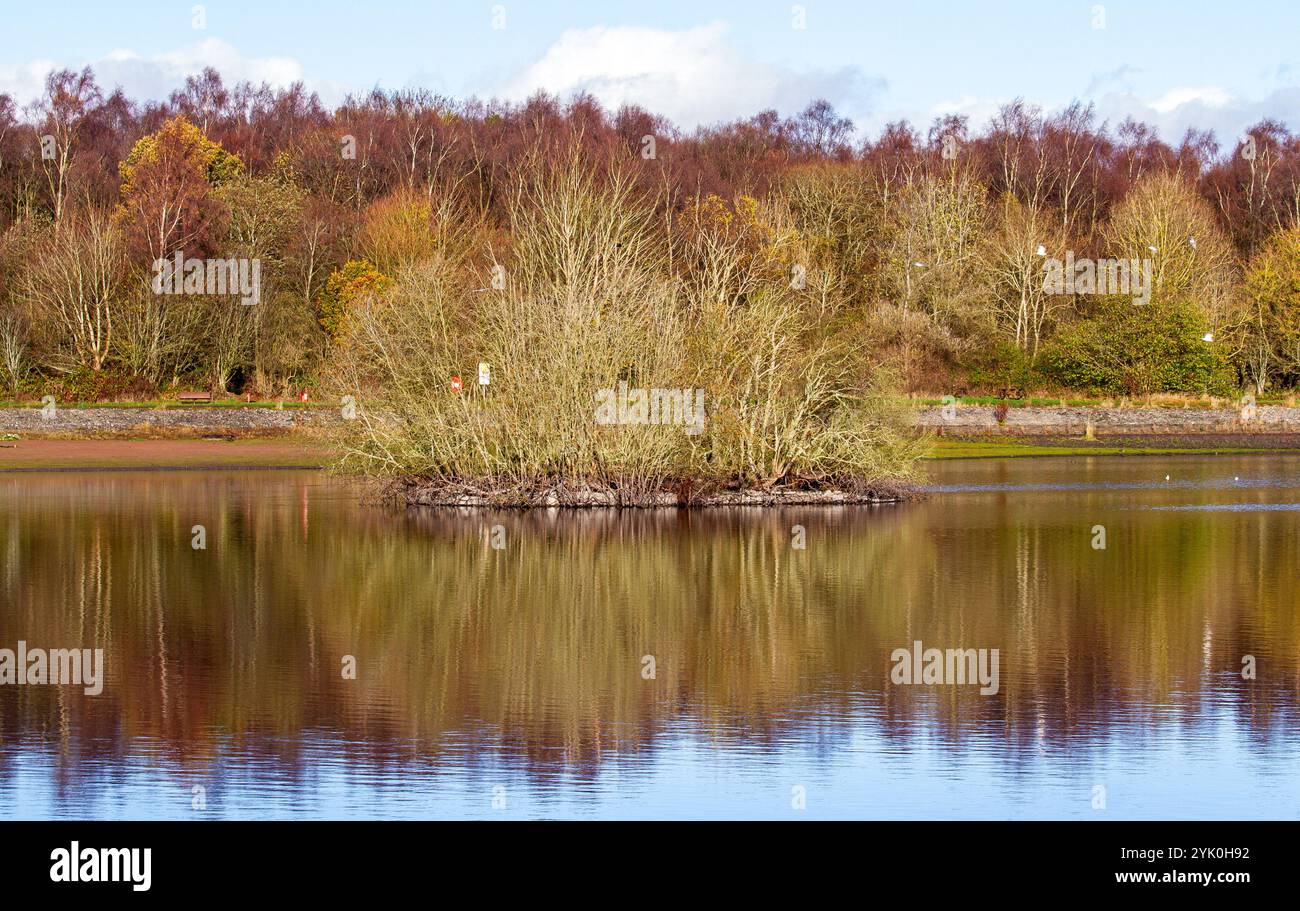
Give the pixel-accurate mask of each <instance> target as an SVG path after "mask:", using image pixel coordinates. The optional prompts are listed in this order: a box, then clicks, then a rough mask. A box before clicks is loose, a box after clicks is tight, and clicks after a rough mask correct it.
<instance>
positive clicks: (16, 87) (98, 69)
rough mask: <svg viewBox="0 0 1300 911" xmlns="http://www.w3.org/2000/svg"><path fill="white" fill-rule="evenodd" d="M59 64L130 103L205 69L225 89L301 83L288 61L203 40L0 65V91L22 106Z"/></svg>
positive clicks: (162, 94) (161, 93)
mask: <svg viewBox="0 0 1300 911" xmlns="http://www.w3.org/2000/svg"><path fill="white" fill-rule="evenodd" d="M65 66H66V67H68V68H70V69H81V68H82V67H83V66H90V68H91V69H92V70H94V72H95V81H96V82H97V83H99V86H100V88H101V89H103V90H104V92H105V94H107V93H108V92H111V91H112V90H113V89H115V88H118V87H121V88H122V90H123V91H124V92H126V94H127V96H128V97H130V98H131V99H133V100H141V99H152V100H161V99H165V98H166V97H167V96H168V95H169V94H171V92H172V91H174V90H175V89H178V88H180V87H181V86H182V85H183V84H184V82H185V78H186V77H187V76H193V75H196V74H198V73H200V72H202V71H203V69H204V67H209V66H210V67H214V68H215V69H216V70H217V71H219V72H220V73H221V76H222V78H223V79H224V80H225V82H226V84H227V85H233V84H234V83H236V82H239V81H241V80H248V81H250V82H254V83H259V84H260V83H262V82H267V83H269V84H270V85H271V86H273V87H277V88H282V87H284V86H288V85H290V84H292V83H294V82H297V81H302V80H303V70H302V64H300V63H299V62H298V61H297V60H295V59H294V58H292V57H245V56H243V55H242V54H241V53H240V52H239V50H238V49H237V48H235V47H234V46H232V45H230V44H228V43H226V42H225V41H221V40H219V39H216V38H209V39H207V40H205V41H201V42H199V43H198V44H194V45H191V46H188V47H184V48H180V49H179V50H175V51H169V52H167V53H164V54H155V55H153V56H149V57H145V56H143V55H141V54H138V53H136V52H135V51H132V50H126V49H120V48H119V49H116V50H113V51H111V52H109V53H108V54H106V55H105V56H103V57H101V58H100V59H98V60H89V61H80V62H58V63H56V62H55V61H52V60H40V61H34V62H31V63H26V64H22V65H21V66H14V67H0V92H3V93H7V94H9V95H12V96H13V97H14V98H15V99H17V100H18V101H19V102H20V103H22V104H26V103H28V102H30V101H33V100H34V99H36V98H37V97H39V96H40V94H41V92H42V91H43V89H44V85H45V77H46V75H48V74H49V73H50V72H51V71H53V70H55V69H57V68H59V67H65Z"/></svg>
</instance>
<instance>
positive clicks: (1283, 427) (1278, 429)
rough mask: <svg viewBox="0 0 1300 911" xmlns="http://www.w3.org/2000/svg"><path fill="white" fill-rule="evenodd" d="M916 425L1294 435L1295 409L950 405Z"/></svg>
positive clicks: (1298, 430)
mask: <svg viewBox="0 0 1300 911" xmlns="http://www.w3.org/2000/svg"><path fill="white" fill-rule="evenodd" d="M916 424H917V426H918V427H922V428H924V429H926V430H931V431H934V432H935V433H937V434H941V435H945V436H947V435H952V436H960V437H989V436H1013V437H1034V436H1045V437H1068V436H1086V435H1088V434H1089V433H1090V432H1091V433H1092V434H1093V435H1095V436H1097V437H1106V436H1111V437H1115V436H1130V437H1131V436H1195V435H1198V434H1205V435H1212V436H1220V437H1223V436H1243V437H1244V436H1258V435H1271V434H1300V408H1288V407H1285V406H1282V405H1260V406H1258V407H1257V408H1255V409H1254V410H1253V412H1252V411H1250V410H1243V409H1240V408H1083V407H1079V408H1071V407H1047V408H1028V407H1026V408H1008V409H1006V412H1005V414H1004V415H1003V417H1002V420H1000V421H999V420H998V409H997V408H996V407H995V406H975V405H955V406H946V407H945V406H933V407H926V408H922V409H920V411H919V412H918V413H917V417H916Z"/></svg>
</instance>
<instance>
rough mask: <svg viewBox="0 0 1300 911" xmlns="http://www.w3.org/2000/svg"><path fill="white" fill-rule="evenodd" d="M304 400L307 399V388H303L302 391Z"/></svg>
mask: <svg viewBox="0 0 1300 911" xmlns="http://www.w3.org/2000/svg"><path fill="white" fill-rule="evenodd" d="M302 400H303V401H304V402H305V401H307V390H305V389H304V390H303V393H302Z"/></svg>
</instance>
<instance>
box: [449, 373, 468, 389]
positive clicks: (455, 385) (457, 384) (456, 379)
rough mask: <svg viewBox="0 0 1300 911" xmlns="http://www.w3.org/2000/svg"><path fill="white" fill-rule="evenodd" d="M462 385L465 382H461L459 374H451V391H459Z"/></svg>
mask: <svg viewBox="0 0 1300 911" xmlns="http://www.w3.org/2000/svg"><path fill="white" fill-rule="evenodd" d="M463 385H465V384H464V383H462V382H461V379H460V374H456V375H455V376H453V377H452V378H451V391H452V392H460V390H461V387H462V386H463Z"/></svg>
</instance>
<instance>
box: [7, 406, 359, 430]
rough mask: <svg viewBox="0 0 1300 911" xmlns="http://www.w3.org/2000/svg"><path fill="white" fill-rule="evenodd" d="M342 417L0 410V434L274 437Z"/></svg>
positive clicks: (252, 411)
mask: <svg viewBox="0 0 1300 911" xmlns="http://www.w3.org/2000/svg"><path fill="white" fill-rule="evenodd" d="M342 420H343V418H342V417H341V415H340V414H339V411H338V409H335V408H285V409H283V410H280V409H276V408H203V407H198V406H194V407H191V406H183V407H173V408H58V409H57V410H56V411H55V412H54V415H53V416H52V417H45V416H44V412H43V411H42V409H40V408H0V433H17V434H22V435H32V436H56V437H62V436H87V437H111V436H131V435H140V436H152V435H161V436H198V435H203V434H218V433H235V434H238V435H276V434H282V433H292V432H293V431H295V430H301V429H306V428H318V427H329V426H332V425H334V424H338V423H341V422H342Z"/></svg>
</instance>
